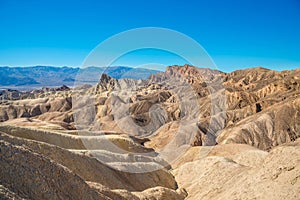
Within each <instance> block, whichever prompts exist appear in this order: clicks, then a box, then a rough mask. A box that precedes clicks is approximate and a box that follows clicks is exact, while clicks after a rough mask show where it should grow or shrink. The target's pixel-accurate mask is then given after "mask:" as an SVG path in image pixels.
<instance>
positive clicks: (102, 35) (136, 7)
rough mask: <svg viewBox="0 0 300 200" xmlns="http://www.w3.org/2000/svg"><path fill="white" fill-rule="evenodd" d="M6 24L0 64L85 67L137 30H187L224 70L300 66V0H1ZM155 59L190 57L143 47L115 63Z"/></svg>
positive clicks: (0, 23)
mask: <svg viewBox="0 0 300 200" xmlns="http://www.w3.org/2000/svg"><path fill="white" fill-rule="evenodd" d="M0 27H1V31H0V65H1V66H4V65H5V66H30V65H54V66H81V64H82V63H83V61H84V59H85V58H86V56H87V55H88V54H89V52H90V51H91V50H92V49H94V48H95V47H96V46H97V45H98V44H99V43H100V42H102V41H103V40H105V39H107V38H108V37H110V36H112V35H114V34H117V33H120V32H122V31H126V30H128V29H133V28H139V27H164V28H169V29H173V30H176V31H179V32H182V33H184V34H186V35H188V36H189V37H191V38H193V39H195V40H196V41H197V42H199V43H200V44H201V45H202V46H203V47H204V48H205V50H206V51H207V52H208V54H209V55H210V56H211V57H212V59H213V60H214V62H215V63H216V65H217V66H218V68H219V69H221V70H223V71H233V70H235V69H239V68H246V67H254V66H264V67H268V68H272V69H276V70H283V69H292V68H295V67H299V66H300V1H299V0H272V1H271V0H252V1H250V0H248V1H246V0H229V1H226V0H210V1H200V0H199V1H196V0H195V1H193V0H190V1H188V0H186V1H171V0H168V1H163V0H160V1H159V0H152V1H137V0H131V1H121V0H120V1H115V0H110V1H100V0H99V1H96V0H95V1H92V0H85V1H77V0H72V1H71V0H70V1H63V0H60V1H58V0H51V1H50V0H49V1H47V0H40V1H38V0H36V1H33V0H26V1H23V0H19V1H16V0H0ZM145 57H146V58H145ZM153 57H155V58H156V60H158V61H160V62H161V63H163V64H166V65H172V64H182V63H180V62H184V61H182V60H181V61H180V59H177V58H175V57H174V59H172V55H171V56H170V55H169V54H167V53H165V52H163V51H145V52H142V51H139V52H136V53H133V54H132V55H130V56H128V58H127V59H120V60H121V61H122V62H121V61H120V63H116V64H124V65H129V66H130V65H133V66H135V65H139V64H140V63H143V62H148V61H149V62H150V61H151V59H152V58H153ZM139 59H140V61H139Z"/></svg>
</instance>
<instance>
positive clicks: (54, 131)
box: [0, 65, 300, 200]
mask: <svg viewBox="0 0 300 200" xmlns="http://www.w3.org/2000/svg"><path fill="white" fill-rule="evenodd" d="M0 97H1V103H0V199H72V200H75V199H111V200H115V199H118V200H119V199H121V200H122V199H124V200H125V199H127V200H131V199H133V200H135V199H136V200H180V199H190V200H199V199H201V200H202V199H274V200H276V199H278V200H279V199H280V200H281V199H289V200H290V199H295V200H297V199H300V120H299V119H300V69H295V70H287V71H281V72H278V71H273V70H269V69H265V68H262V67H257V68H249V69H244V70H237V71H234V72H231V73H224V72H221V71H218V70H212V69H207V68H197V67H194V66H190V65H184V66H170V67H168V68H167V69H166V71H165V72H161V73H157V74H153V75H151V76H150V77H149V79H147V80H133V79H115V78H112V77H110V76H108V75H106V74H102V76H101V77H100V78H99V82H98V83H97V84H96V85H81V86H78V87H75V88H73V89H71V88H69V87H66V86H63V87H61V88H56V89H53V88H43V89H41V90H34V91H27V92H21V91H15V90H6V91H2V92H1V96H0Z"/></svg>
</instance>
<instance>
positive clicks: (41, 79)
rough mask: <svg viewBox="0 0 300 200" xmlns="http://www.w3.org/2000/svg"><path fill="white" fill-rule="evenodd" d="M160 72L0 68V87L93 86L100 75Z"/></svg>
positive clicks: (118, 76) (120, 68) (138, 75)
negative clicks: (85, 84)
mask: <svg viewBox="0 0 300 200" xmlns="http://www.w3.org/2000/svg"><path fill="white" fill-rule="evenodd" d="M158 72H160V71H157V70H150V69H144V68H131V67H123V66H116V67H87V68H72V67H52V66H34V67H0V77H1V79H0V87H9V86H13V87H26V86H37V87H39V86H41V87H42V86H50V87H51V86H60V85H68V86H73V85H74V84H75V83H76V84H79V83H87V84H93V83H96V82H98V81H99V78H100V76H101V74H102V73H105V74H108V75H109V76H111V77H113V78H116V79H121V78H132V79H147V78H148V77H149V76H150V75H151V74H156V73H158Z"/></svg>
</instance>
